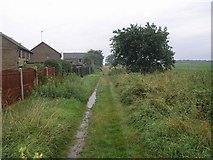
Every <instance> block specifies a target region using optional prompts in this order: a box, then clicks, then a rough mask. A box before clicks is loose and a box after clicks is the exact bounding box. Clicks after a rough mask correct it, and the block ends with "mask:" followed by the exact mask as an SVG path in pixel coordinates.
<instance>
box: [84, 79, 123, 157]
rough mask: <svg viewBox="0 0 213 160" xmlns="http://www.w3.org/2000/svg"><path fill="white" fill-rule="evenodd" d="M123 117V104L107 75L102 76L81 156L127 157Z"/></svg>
mask: <svg viewBox="0 0 213 160" xmlns="http://www.w3.org/2000/svg"><path fill="white" fill-rule="evenodd" d="M122 117H123V115H122V111H121V106H120V105H119V103H117V101H116V95H115V94H114V93H113V90H112V85H111V82H110V80H109V79H108V78H107V77H102V78H101V80H100V84H99V87H98V90H97V101H96V104H95V106H94V108H93V116H92V117H91V119H90V126H89V129H88V135H87V137H86V138H85V143H86V144H85V146H84V149H83V152H82V154H81V157H82V158H121V157H127V148H126V141H125V136H124V133H123V128H122V121H121V119H122Z"/></svg>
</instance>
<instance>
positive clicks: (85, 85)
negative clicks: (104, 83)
mask: <svg viewBox="0 0 213 160" xmlns="http://www.w3.org/2000/svg"><path fill="white" fill-rule="evenodd" d="M99 77H100V74H93V75H88V76H85V77H84V78H80V77H77V76H74V75H71V76H69V77H66V78H65V79H63V80H49V81H48V82H47V84H45V85H43V86H41V87H39V88H38V89H37V90H36V91H35V92H34V93H33V95H32V96H31V97H30V98H28V99H25V100H23V101H19V102H18V103H16V104H14V105H11V106H9V107H7V108H6V109H4V111H3V158H17V157H20V153H19V149H20V148H21V147H27V150H26V151H25V154H26V156H27V157H33V156H34V154H35V153H36V152H38V153H42V154H43V157H54V158H55V157H59V158H61V157H62V156H65V154H66V152H67V150H68V146H69V145H70V144H71V143H72V141H73V139H74V135H75V132H76V130H77V127H78V126H79V124H80V122H81V119H82V116H83V113H84V110H85V106H86V102H87V99H88V98H89V96H90V94H91V93H92V92H93V90H94V88H95V85H96V83H97V81H98V79H99Z"/></svg>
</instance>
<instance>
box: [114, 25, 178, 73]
mask: <svg viewBox="0 0 213 160" xmlns="http://www.w3.org/2000/svg"><path fill="white" fill-rule="evenodd" d="M113 33H114V34H116V35H114V36H113V37H112V38H111V41H112V43H111V46H112V51H113V55H114V56H115V64H121V65H125V66H126V67H127V69H128V70H129V71H131V72H141V73H148V72H154V71H156V70H160V71H163V70H167V69H172V67H173V64H174V62H175V61H174V57H173V56H174V52H173V51H172V50H171V48H172V47H170V46H169V45H168V42H169V40H168V35H169V33H168V32H167V28H166V27H165V28H164V29H163V30H162V29H161V27H157V26H155V25H154V24H152V25H150V24H149V23H147V24H146V25H145V27H141V26H138V25H130V27H128V28H123V29H118V30H115V31H113Z"/></svg>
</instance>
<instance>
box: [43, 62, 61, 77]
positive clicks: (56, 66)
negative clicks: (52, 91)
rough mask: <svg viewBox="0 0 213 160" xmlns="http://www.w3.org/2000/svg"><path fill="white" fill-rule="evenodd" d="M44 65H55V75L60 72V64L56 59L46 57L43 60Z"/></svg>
mask: <svg viewBox="0 0 213 160" xmlns="http://www.w3.org/2000/svg"><path fill="white" fill-rule="evenodd" d="M44 66H47V67H49V66H52V67H55V75H59V73H61V71H62V69H61V65H60V64H59V63H58V61H57V60H56V59H48V60H46V61H45V62H44Z"/></svg>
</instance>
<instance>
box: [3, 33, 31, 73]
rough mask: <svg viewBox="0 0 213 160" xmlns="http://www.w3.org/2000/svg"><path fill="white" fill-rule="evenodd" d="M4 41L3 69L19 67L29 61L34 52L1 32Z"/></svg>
mask: <svg viewBox="0 0 213 160" xmlns="http://www.w3.org/2000/svg"><path fill="white" fill-rule="evenodd" d="M0 40H1V41H2V43H1V44H2V46H1V47H2V55H1V56H2V70H8V69H18V68H19V67H21V66H22V65H23V63H24V62H28V61H29V60H30V58H31V56H32V54H33V53H32V52H31V51H30V50H29V49H27V48H26V47H24V46H23V45H21V43H18V42H17V41H15V40H14V39H12V38H11V37H8V36H7V35H5V34H3V33H2V32H0Z"/></svg>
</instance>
